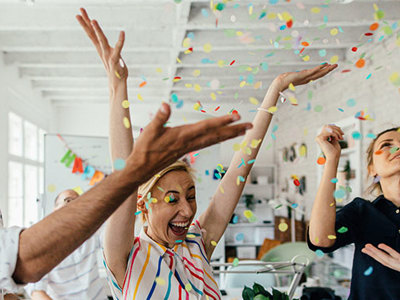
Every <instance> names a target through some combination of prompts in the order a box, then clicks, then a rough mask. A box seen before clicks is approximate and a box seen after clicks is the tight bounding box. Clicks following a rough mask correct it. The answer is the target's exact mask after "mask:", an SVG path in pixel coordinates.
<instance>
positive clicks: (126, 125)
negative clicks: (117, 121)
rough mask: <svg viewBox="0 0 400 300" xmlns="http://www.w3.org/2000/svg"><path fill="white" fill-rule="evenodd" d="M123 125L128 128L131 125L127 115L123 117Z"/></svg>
mask: <svg viewBox="0 0 400 300" xmlns="http://www.w3.org/2000/svg"><path fill="white" fill-rule="evenodd" d="M123 122H124V126H125V128H130V127H131V122H129V119H128V118H127V117H124V120H123Z"/></svg>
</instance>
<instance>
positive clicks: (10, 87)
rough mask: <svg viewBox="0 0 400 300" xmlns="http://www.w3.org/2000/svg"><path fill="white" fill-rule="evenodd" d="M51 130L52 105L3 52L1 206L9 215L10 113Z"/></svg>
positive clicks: (0, 74)
mask: <svg viewBox="0 0 400 300" xmlns="http://www.w3.org/2000/svg"><path fill="white" fill-rule="evenodd" d="M9 111H13V112H15V113H17V114H18V115H20V116H22V117H23V118H24V119H26V120H28V121H30V122H32V123H34V124H36V125H38V126H40V127H41V128H43V129H45V130H47V131H49V130H51V129H52V127H53V124H52V123H53V122H52V116H53V111H52V106H51V104H50V103H49V101H47V100H43V99H42V98H41V96H40V94H38V93H37V92H34V91H33V90H32V88H31V85H30V82H29V81H27V80H25V79H22V78H20V77H19V74H18V72H17V68H16V67H15V66H12V65H11V66H5V65H4V63H3V54H2V53H1V52H0V141H1V146H0V170H2V171H1V172H0V209H1V210H2V212H3V217H4V218H6V217H7V209H8V203H7V202H8V200H7V195H8V184H7V182H8V159H9V157H8V112H9Z"/></svg>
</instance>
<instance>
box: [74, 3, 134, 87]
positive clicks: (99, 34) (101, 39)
mask: <svg viewBox="0 0 400 300" xmlns="http://www.w3.org/2000/svg"><path fill="white" fill-rule="evenodd" d="M80 11H81V14H80V15H77V16H76V19H77V20H78V22H79V24H81V26H82V28H83V29H84V30H85V32H86V34H87V35H88V37H89V38H90V39H91V40H92V43H93V45H94V46H95V47H96V50H97V53H99V56H100V58H101V60H102V61H103V64H104V67H105V68H106V71H107V74H108V79H109V81H110V84H112V85H116V84H118V82H119V81H121V80H126V79H127V78H128V68H127V66H126V64H125V63H124V61H123V59H122V58H121V50H122V47H123V46H124V42H125V32H123V31H121V32H120V33H119V38H118V41H117V43H116V44H115V47H114V48H112V47H111V46H110V44H109V43H108V40H107V38H106V36H105V35H104V32H103V30H102V29H101V27H100V25H99V23H98V22H97V21H96V20H91V19H90V18H89V16H88V14H87V12H86V10H85V9H84V8H81V9H80Z"/></svg>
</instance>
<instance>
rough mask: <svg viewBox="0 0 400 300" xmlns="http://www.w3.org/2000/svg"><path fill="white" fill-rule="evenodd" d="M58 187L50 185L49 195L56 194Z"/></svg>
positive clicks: (48, 188) (48, 187)
mask: <svg viewBox="0 0 400 300" xmlns="http://www.w3.org/2000/svg"><path fill="white" fill-rule="evenodd" d="M56 189H57V188H56V186H55V185H54V184H49V185H48V186H47V190H48V191H49V193H54V192H55V191H56Z"/></svg>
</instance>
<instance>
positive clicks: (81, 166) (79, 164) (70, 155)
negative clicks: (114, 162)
mask: <svg viewBox="0 0 400 300" xmlns="http://www.w3.org/2000/svg"><path fill="white" fill-rule="evenodd" d="M57 137H58V138H59V139H60V140H61V142H63V143H64V145H65V147H66V148H67V152H66V153H65V154H64V155H63V157H62V158H61V160H60V163H62V164H63V165H65V166H66V167H67V168H70V167H71V165H72V173H73V174H78V175H79V174H80V175H81V178H82V180H90V182H89V185H95V184H96V183H98V182H100V181H102V180H103V179H104V178H105V177H107V176H108V175H109V174H106V173H105V172H103V171H101V170H99V168H96V167H95V166H93V165H91V164H89V162H88V161H87V160H85V159H82V157H80V156H79V155H78V154H76V153H75V152H74V151H73V150H72V149H71V148H70V147H69V146H68V144H67V142H66V141H65V140H64V138H63V137H62V136H61V135H60V134H57Z"/></svg>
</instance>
